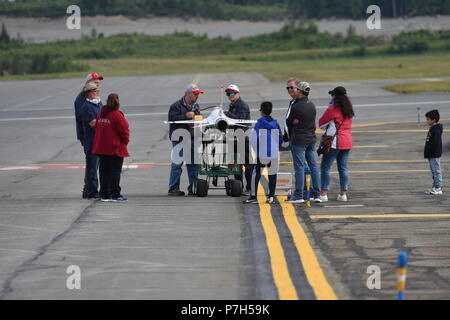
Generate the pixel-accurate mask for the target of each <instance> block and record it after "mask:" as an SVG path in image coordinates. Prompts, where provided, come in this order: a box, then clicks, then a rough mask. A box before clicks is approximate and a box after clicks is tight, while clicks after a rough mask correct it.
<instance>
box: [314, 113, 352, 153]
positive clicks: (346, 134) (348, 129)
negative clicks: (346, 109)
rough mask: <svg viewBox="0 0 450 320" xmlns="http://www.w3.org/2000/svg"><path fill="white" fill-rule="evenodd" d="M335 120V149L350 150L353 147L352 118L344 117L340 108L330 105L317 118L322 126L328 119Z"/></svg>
mask: <svg viewBox="0 0 450 320" xmlns="http://www.w3.org/2000/svg"><path fill="white" fill-rule="evenodd" d="M333 120H334V121H335V122H336V128H338V136H337V149H338V150H351V149H353V137H352V123H353V119H351V118H350V119H344V116H343V115H342V112H341V110H340V109H339V108H338V107H336V106H334V105H331V106H330V107H329V108H328V109H327V111H325V113H324V114H323V116H322V117H321V118H320V120H319V127H322V126H324V125H325V124H327V123H328V122H330V121H333Z"/></svg>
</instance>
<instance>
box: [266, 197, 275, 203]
mask: <svg viewBox="0 0 450 320" xmlns="http://www.w3.org/2000/svg"><path fill="white" fill-rule="evenodd" d="M266 203H268V204H274V203H275V199H274V198H273V197H269V198H267V201H266Z"/></svg>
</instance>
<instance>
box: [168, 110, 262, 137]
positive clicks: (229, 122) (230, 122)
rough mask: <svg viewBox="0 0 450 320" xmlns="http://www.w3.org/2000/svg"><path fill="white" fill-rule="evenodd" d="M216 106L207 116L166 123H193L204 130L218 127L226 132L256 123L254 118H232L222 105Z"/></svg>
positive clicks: (195, 126)
mask: <svg viewBox="0 0 450 320" xmlns="http://www.w3.org/2000/svg"><path fill="white" fill-rule="evenodd" d="M213 108H215V109H214V110H213V111H212V112H211V114H210V115H209V116H208V117H207V118H203V116H195V118H194V119H193V120H184V121H165V122H164V123H166V124H192V125H194V128H201V129H202V131H203V132H206V131H207V130H208V129H218V130H220V131H221V132H225V131H226V130H227V129H229V128H230V127H242V128H246V127H248V126H249V125H252V124H255V123H256V121H254V120H237V119H231V118H229V117H227V116H226V115H225V112H224V111H223V109H222V108H220V107H213Z"/></svg>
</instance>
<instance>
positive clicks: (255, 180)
mask: <svg viewBox="0 0 450 320" xmlns="http://www.w3.org/2000/svg"><path fill="white" fill-rule="evenodd" d="M270 166H271V163H269V164H267V165H263V164H261V163H259V161H258V164H256V165H255V167H254V168H253V173H252V190H251V196H252V197H256V196H257V195H258V185H259V180H260V179H261V169H262V168H265V167H268V168H270ZM276 188H277V175H276V174H273V175H269V197H275V190H276Z"/></svg>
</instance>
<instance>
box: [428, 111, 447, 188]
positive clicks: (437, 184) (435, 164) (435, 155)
mask: <svg viewBox="0 0 450 320" xmlns="http://www.w3.org/2000/svg"><path fill="white" fill-rule="evenodd" d="M425 117H426V118H427V124H428V125H429V126H430V131H429V132H428V136H427V142H426V144H425V152H424V155H425V159H428V161H429V162H430V168H431V173H432V174H433V187H432V188H431V189H430V190H427V192H426V193H427V194H432V195H442V171H441V157H442V133H443V131H444V128H443V126H442V124H440V123H439V120H440V115H439V111H438V110H432V111H430V112H428V113H427V114H426V115H425Z"/></svg>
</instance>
